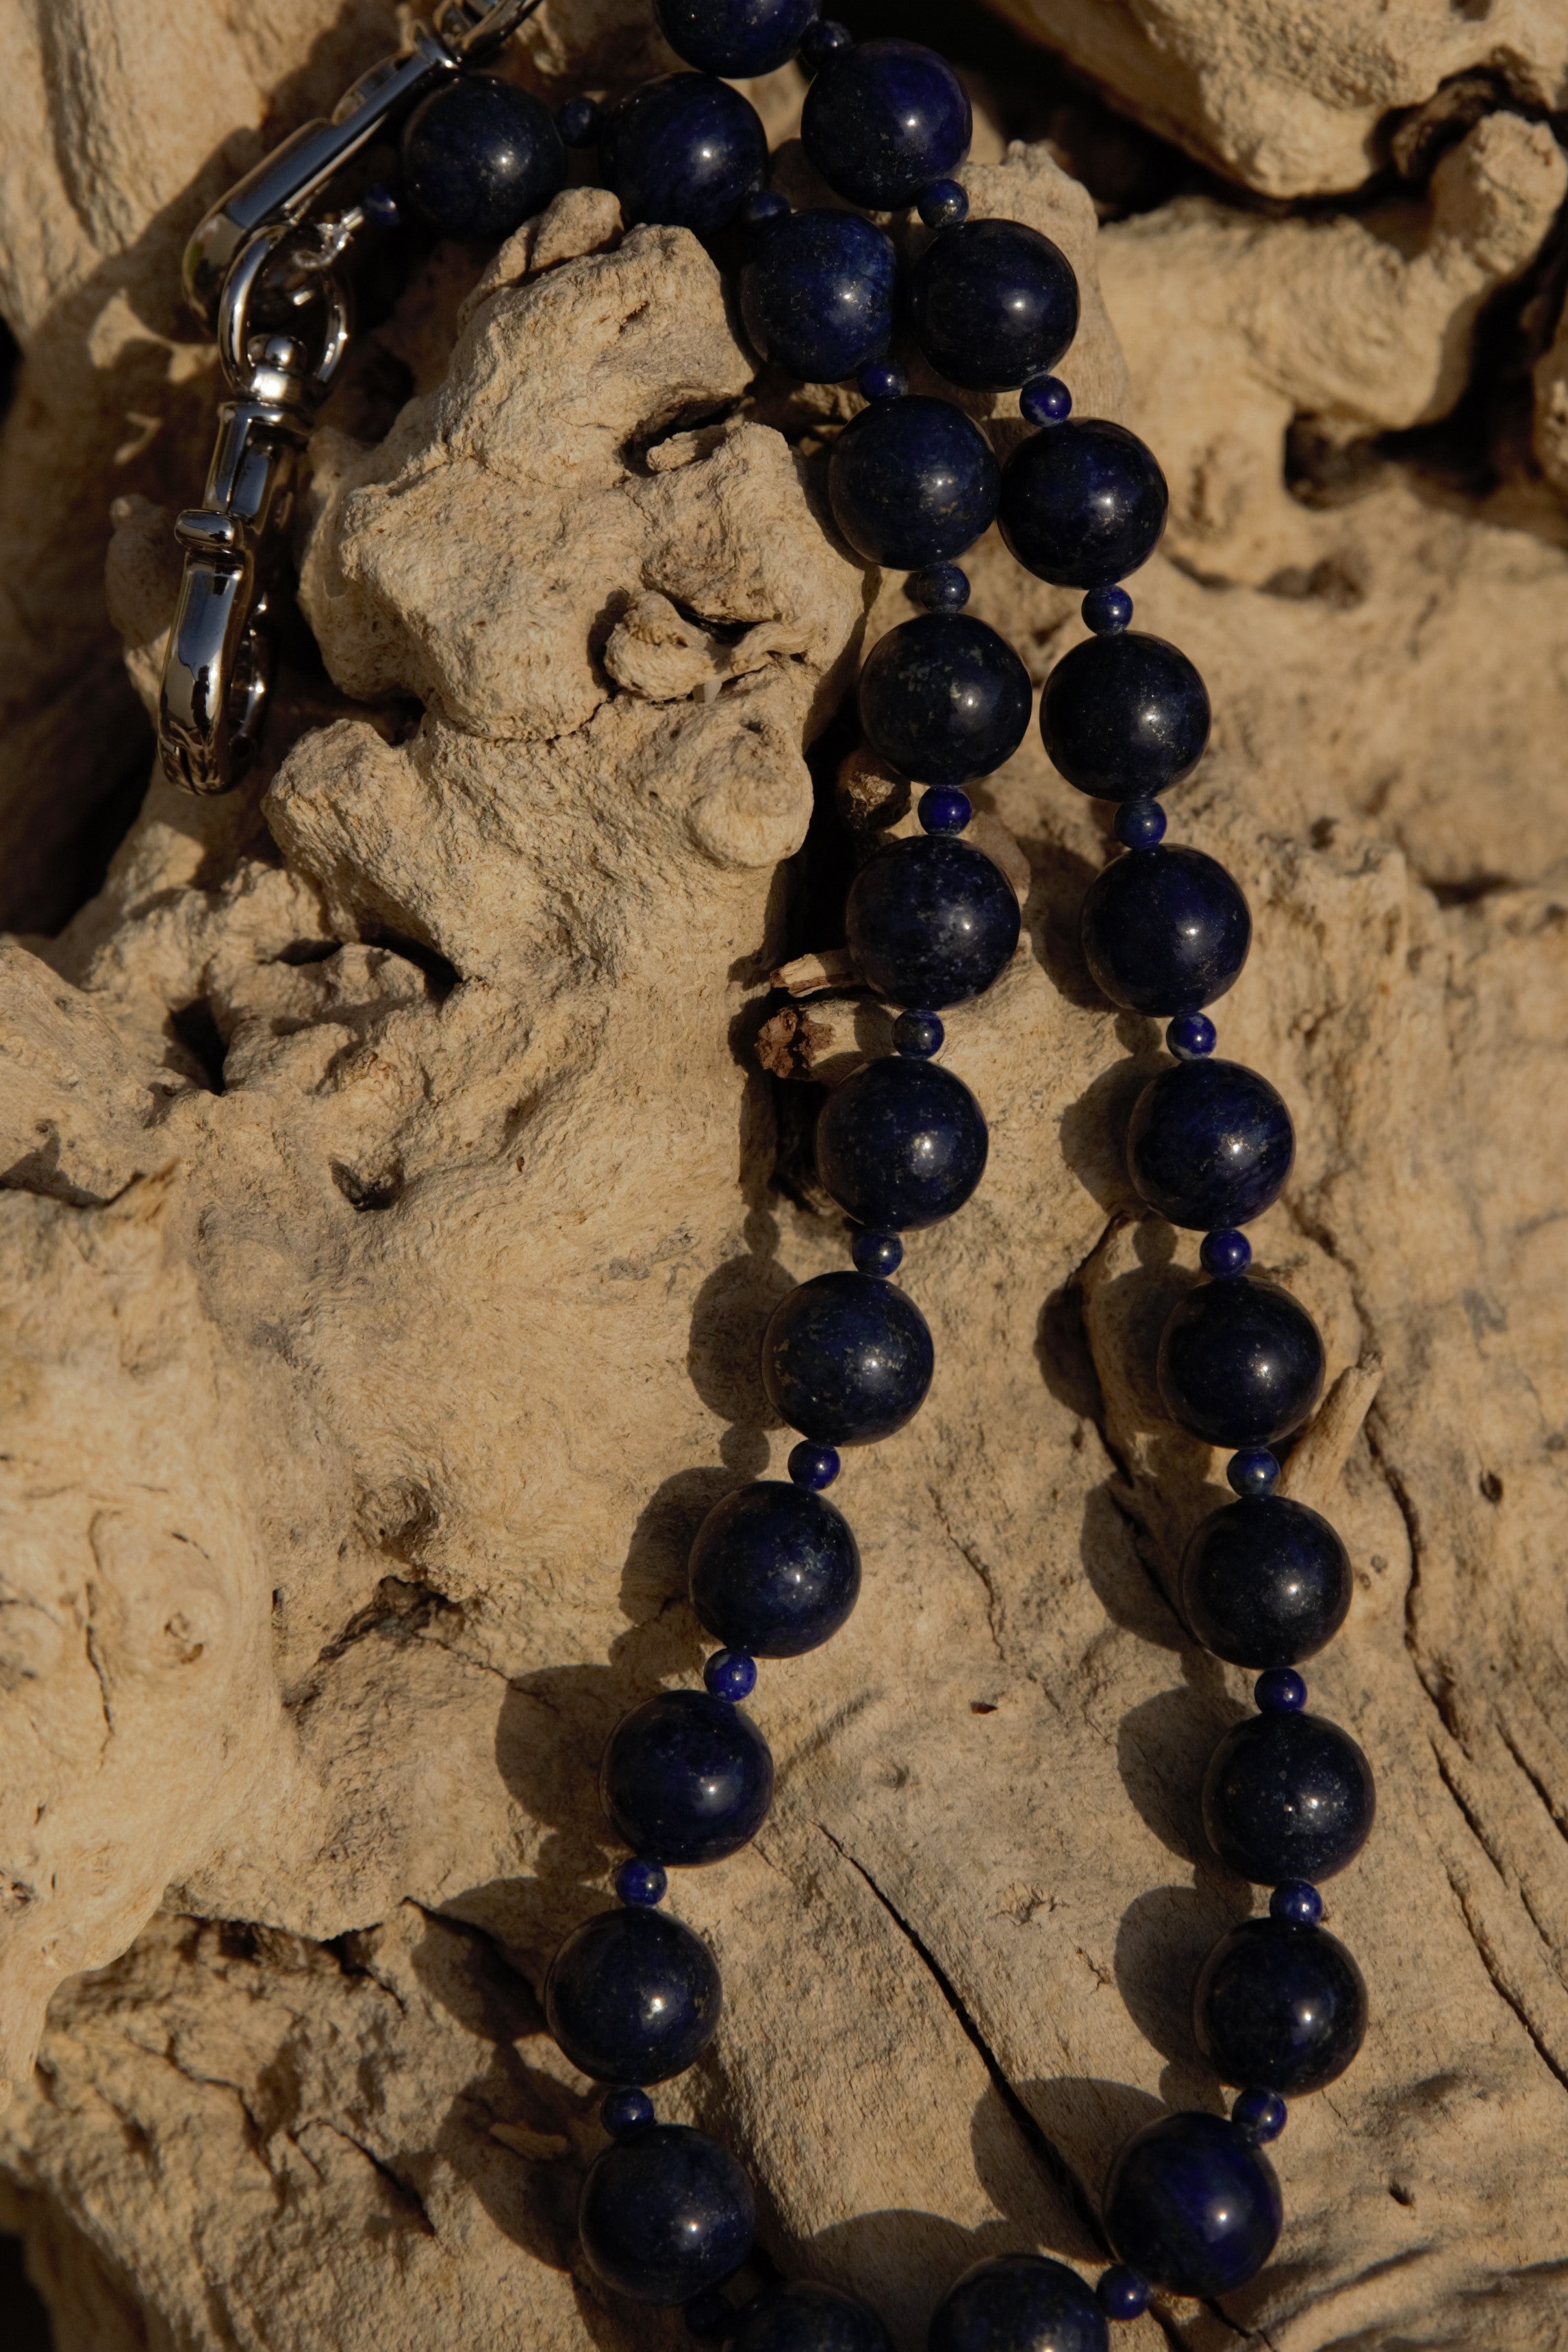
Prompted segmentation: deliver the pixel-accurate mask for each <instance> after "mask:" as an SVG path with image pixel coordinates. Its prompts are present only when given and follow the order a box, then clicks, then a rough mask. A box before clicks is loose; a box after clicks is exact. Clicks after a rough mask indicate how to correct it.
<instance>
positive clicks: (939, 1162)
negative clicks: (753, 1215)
mask: <svg viewBox="0 0 1568 2352" xmlns="http://www.w3.org/2000/svg"><path fill="white" fill-rule="evenodd" d="M987 1147H988V1137H987V1132H986V1120H985V1114H984V1112H983V1111H982V1110H981V1108H980V1106H979V1104H978V1103H977V1101H976V1100H975V1097H974V1096H973V1095H972V1094H971V1093H970V1092H969V1089H968V1087H967V1086H966V1085H965V1084H964V1081H963V1080H962V1078H957V1077H955V1076H954V1075H953V1073H952V1071H951V1070H945V1069H943V1068H942V1067H941V1066H940V1064H938V1063H936V1062H929V1061H915V1060H912V1059H910V1058H908V1057H907V1056H905V1055H902V1054H886V1055H881V1056H879V1058H878V1059H877V1060H875V1061H873V1062H867V1063H865V1064H864V1065H863V1066H862V1067H861V1068H860V1069H858V1070H856V1071H855V1073H854V1075H853V1076H852V1077H848V1078H846V1079H845V1080H844V1082H843V1084H842V1085H841V1086H838V1087H834V1088H833V1090H832V1092H831V1094H830V1095H829V1097H828V1098H827V1100H826V1102H824V1103H823V1105H822V1108H821V1112H820V1113H819V1115H818V1118H817V1176H818V1179H819V1181H820V1182H821V1185H822V1188H823V1190H824V1191H825V1192H827V1193H828V1194H829V1195H830V1196H831V1198H832V1199H833V1200H835V1201H836V1202H838V1204H839V1206H840V1208H841V1209H842V1210H843V1211H844V1212H845V1213H846V1214H847V1215H849V1216H851V1217H852V1218H853V1219H854V1220H855V1222H856V1223H857V1224H862V1225H875V1226H878V1227H886V1228H888V1229H889V1230H891V1231H892V1232H894V1233H907V1232H909V1231H911V1230H913V1229H915V1228H918V1227H919V1226H921V1225H935V1224H939V1223H941V1221H942V1219H943V1218H944V1217H950V1216H952V1215H953V1214H954V1213H955V1212H956V1210H958V1209H961V1208H962V1207H963V1205H964V1203H965V1202H966V1201H967V1199H968V1198H969V1195H970V1194H971V1192H973V1191H974V1189H975V1187H976V1185H977V1183H978V1182H979V1181H980V1178H981V1177H982V1176H983V1175H984V1173H985V1168H986V1152H987Z"/></svg>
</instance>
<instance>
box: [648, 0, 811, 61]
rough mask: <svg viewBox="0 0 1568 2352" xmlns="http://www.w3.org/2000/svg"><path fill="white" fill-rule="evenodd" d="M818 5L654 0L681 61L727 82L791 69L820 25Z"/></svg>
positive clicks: (779, 0)
mask: <svg viewBox="0 0 1568 2352" xmlns="http://www.w3.org/2000/svg"><path fill="white" fill-rule="evenodd" d="M817 5H818V0H653V13H654V15H655V16H657V17H658V20H659V30H660V31H661V32H662V33H663V35H664V38H665V40H666V41H668V43H669V45H670V47H671V48H672V49H674V53H675V55H676V57H678V58H685V61H686V63H687V65H689V66H698V67H700V68H701V69H702V71H703V72H704V73H710V74H722V75H723V76H724V78H725V79H726V80H727V81H745V80H747V79H749V78H750V76H751V75H753V74H765V73H772V72H774V71H775V69H776V68H778V67H779V66H782V65H788V64H789V59H790V58H792V57H793V56H794V54H795V52H796V50H797V49H798V48H799V47H800V41H801V37H802V35H803V34H804V33H805V32H806V31H807V29H808V28H809V26H811V25H812V24H814V23H815V21H816V16H817Z"/></svg>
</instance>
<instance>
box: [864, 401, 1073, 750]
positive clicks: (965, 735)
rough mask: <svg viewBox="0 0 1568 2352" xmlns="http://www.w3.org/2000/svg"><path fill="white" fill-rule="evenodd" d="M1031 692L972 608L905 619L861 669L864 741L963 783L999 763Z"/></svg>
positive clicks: (1020, 733) (1024, 722) (1019, 733)
mask: <svg viewBox="0 0 1568 2352" xmlns="http://www.w3.org/2000/svg"><path fill="white" fill-rule="evenodd" d="M865 414H866V415H867V416H868V417H874V416H876V415H879V414H881V412H880V411H879V410H877V409H874V408H868V409H867V410H866V412H865ZM1031 702H1032V696H1031V693H1030V682H1029V672H1028V670H1027V669H1025V667H1024V666H1023V664H1022V662H1021V661H1020V660H1019V657H1018V656H1017V654H1015V653H1014V651H1013V649H1012V647H1011V646H1009V643H1008V641H1007V639H1006V638H1005V637H1002V636H998V634H997V632H996V630H995V629H993V628H991V627H990V626H988V624H987V623H986V622H984V621H977V620H976V619H975V617H974V615H973V614H969V613H920V614H916V616H915V619H914V620H913V621H901V622H900V623H899V625H898V626H897V628H896V629H890V630H889V631H888V633H887V635H885V636H884V637H879V638H878V640H877V642H876V644H875V646H873V649H872V652H871V656H870V658H869V659H868V660H867V662H866V664H865V667H863V668H862V671H861V682H860V717H861V725H862V728H863V729H864V730H865V733H866V737H867V740H869V741H870V743H871V746H872V748H873V751H878V752H880V753H881V755H882V757H883V759H884V760H886V761H888V762H889V763H890V764H891V765H892V766H893V767H895V768H899V769H902V771H903V772H904V774H905V775H906V776H909V777H911V778H913V780H914V781H915V782H916V783H921V784H967V783H969V782H972V781H973V780H974V778H975V777H977V776H988V775H989V774H990V773H991V771H992V770H993V769H994V768H999V767H1001V765H1002V764H1003V762H1004V761H1008V760H1010V759H1011V758H1012V755H1013V753H1014V752H1015V751H1017V750H1018V747H1019V744H1020V743H1021V742H1022V741H1023V739H1024V736H1025V734H1026V732H1027V731H1028V728H1029V715H1030V705H1031Z"/></svg>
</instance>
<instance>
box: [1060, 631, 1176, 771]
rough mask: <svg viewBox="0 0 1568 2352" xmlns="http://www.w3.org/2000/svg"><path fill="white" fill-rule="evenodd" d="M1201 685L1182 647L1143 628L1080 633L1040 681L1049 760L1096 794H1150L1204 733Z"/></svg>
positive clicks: (1174, 768) (1174, 769)
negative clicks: (1076, 642) (1095, 634)
mask: <svg viewBox="0 0 1568 2352" xmlns="http://www.w3.org/2000/svg"><path fill="white" fill-rule="evenodd" d="M1208 724H1209V708H1208V691H1207V688H1206V687H1205V685H1204V683H1203V680H1202V678H1201V677H1199V676H1198V674H1197V670H1196V669H1195V668H1194V667H1193V666H1192V664H1191V662H1189V661H1188V659H1187V657H1186V655H1185V654H1184V653H1182V652H1180V651H1179V650H1178V649H1177V647H1176V646H1172V645H1167V644H1166V640H1165V639H1164V637H1154V636H1150V635H1148V634H1147V632H1146V631H1145V630H1142V629H1127V630H1124V631H1123V632H1122V633H1121V634H1120V635H1117V636H1110V637H1086V638H1085V639H1084V640H1083V643H1082V645H1078V646H1073V648H1072V651H1071V653H1070V654H1064V655H1063V656H1062V657H1061V660H1060V661H1059V662H1058V663H1057V665H1056V667H1055V668H1054V669H1053V670H1052V671H1051V676H1050V677H1048V678H1047V679H1046V682H1045V692H1044V694H1043V695H1042V696H1041V698H1040V738H1041V740H1042V741H1043V742H1044V745H1045V748H1046V750H1047V751H1048V752H1049V753H1050V755H1051V764H1052V766H1053V767H1055V768H1056V770H1057V771H1058V772H1059V773H1060V774H1061V775H1063V776H1065V777H1066V779H1067V781H1068V782H1069V783H1070V784H1074V785H1076V786H1077V788H1078V790H1079V791H1080V792H1081V793H1090V794H1091V795H1092V797H1093V798H1094V799H1096V800H1103V801H1137V800H1153V799H1155V797H1156V795H1157V794H1159V793H1163V792H1164V791H1165V790H1166V787H1167V786H1168V785H1171V784H1178V783H1180V782H1181V780H1182V778H1183V777H1184V776H1186V775H1190V774H1191V772H1192V771H1193V769H1194V768H1196V767H1197V763H1198V761H1199V760H1200V759H1201V758H1202V757H1203V753H1204V749H1205V746H1206V745H1207V741H1208Z"/></svg>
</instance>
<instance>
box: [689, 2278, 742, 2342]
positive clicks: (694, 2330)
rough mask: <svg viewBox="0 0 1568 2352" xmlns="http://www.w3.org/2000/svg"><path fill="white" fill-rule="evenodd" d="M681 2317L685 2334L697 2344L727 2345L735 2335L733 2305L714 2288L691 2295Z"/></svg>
mask: <svg viewBox="0 0 1568 2352" xmlns="http://www.w3.org/2000/svg"><path fill="white" fill-rule="evenodd" d="M681 2317H682V2318H683V2319H684V2320H685V2323H686V2334H687V2335H688V2336H695V2337H696V2339H697V2341H698V2343H699V2344H727V2343H728V2341H729V2339H730V2337H731V2336H733V2335H734V2334H735V2305H733V2304H732V2303H731V2301H730V2299H729V2297H728V2295H727V2294H723V2293H721V2291H720V2290H719V2288H717V2287H716V2286H713V2287H709V2288H708V2289H707V2291H706V2294H695V2295H693V2297H692V2299H691V2301H690V2303H688V2304H687V2305H686V2307H685V2310H684V2311H683V2312H682V2314H681Z"/></svg>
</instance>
